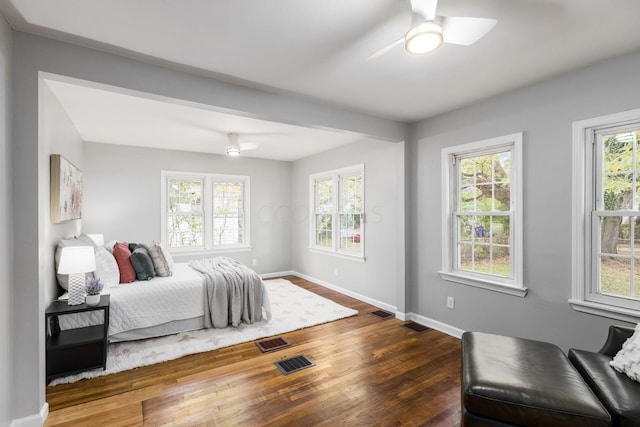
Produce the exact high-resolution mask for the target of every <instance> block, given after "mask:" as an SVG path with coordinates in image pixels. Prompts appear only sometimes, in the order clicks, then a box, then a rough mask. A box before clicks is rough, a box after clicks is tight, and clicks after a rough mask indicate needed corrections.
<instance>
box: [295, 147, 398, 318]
mask: <svg viewBox="0 0 640 427" xmlns="http://www.w3.org/2000/svg"><path fill="white" fill-rule="evenodd" d="M361 163H363V164H364V165H365V213H366V217H367V222H366V225H365V233H366V234H365V256H366V262H364V263H362V262H358V261H354V260H349V259H344V258H338V257H335V256H332V255H327V254H323V253H317V252H312V251H310V250H309V249H308V247H309V220H310V209H311V207H310V206H309V175H310V174H314V173H317V172H324V171H328V170H332V169H339V168H343V167H348V166H353V165H356V164H361ZM292 181H293V184H292V185H293V199H292V201H293V207H294V210H293V215H292V223H293V224H292V227H293V240H292V246H293V264H292V265H293V270H294V271H296V272H299V273H302V274H305V275H307V276H309V277H312V278H315V279H319V280H320V281H322V282H324V283H325V284H330V285H334V286H337V287H340V288H342V289H344V290H347V291H350V292H352V293H355V294H357V295H360V296H364V297H366V298H368V299H369V300H371V301H377V302H381V303H384V304H386V306H384V307H383V308H387V309H392V310H397V311H399V312H400V313H404V309H405V307H404V289H405V288H404V232H403V230H404V227H403V226H404V204H403V202H404V197H403V196H404V187H403V185H404V144H403V143H391V142H381V141H372V140H371V141H362V142H358V143H354V144H350V145H348V146H345V147H342V148H338V149H335V150H331V151H328V152H325V153H321V154H317V155H315V156H311V157H308V158H306V159H302V160H299V161H297V162H295V163H294V165H293V180H292ZM336 268H337V269H338V276H335V274H334V270H335V269H336Z"/></svg>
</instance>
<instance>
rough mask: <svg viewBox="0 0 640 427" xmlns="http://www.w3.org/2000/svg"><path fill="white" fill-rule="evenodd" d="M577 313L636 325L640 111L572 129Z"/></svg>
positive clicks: (638, 305) (574, 301)
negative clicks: (583, 312)
mask: <svg viewBox="0 0 640 427" xmlns="http://www.w3.org/2000/svg"><path fill="white" fill-rule="evenodd" d="M574 154H575V158H576V161H575V164H574V234H573V240H574V242H573V243H574V277H573V294H572V299H571V300H570V302H571V304H572V305H573V307H574V308H575V309H576V310H579V311H585V312H589V313H593V314H598V315H603V316H606V317H613V318H617V319H620V320H627V321H632V322H637V321H638V320H639V319H640V110H635V111H630V112H625V113H620V114H615V115H611V116H606V117H599V118H595V119H589V120H585V121H581V122H576V123H574Z"/></svg>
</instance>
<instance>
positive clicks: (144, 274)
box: [129, 245, 156, 280]
mask: <svg viewBox="0 0 640 427" xmlns="http://www.w3.org/2000/svg"><path fill="white" fill-rule="evenodd" d="M129 246H131V245H129ZM129 259H130V260H131V264H133V268H134V269H135V270H136V277H137V278H138V280H151V279H153V278H154V277H155V275H156V272H155V270H154V269H153V261H152V260H151V257H150V256H149V252H148V251H147V250H146V249H145V248H143V247H142V246H140V247H138V248H136V249H134V250H133V252H131V258H129Z"/></svg>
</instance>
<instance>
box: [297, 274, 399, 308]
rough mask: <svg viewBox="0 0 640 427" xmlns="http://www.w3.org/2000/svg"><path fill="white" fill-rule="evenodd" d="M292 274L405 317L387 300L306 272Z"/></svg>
mask: <svg viewBox="0 0 640 427" xmlns="http://www.w3.org/2000/svg"><path fill="white" fill-rule="evenodd" d="M291 274H293V275H294V276H298V277H300V278H302V279H305V280H308V281H310V282H313V283H317V284H318V285H322V286H324V287H325V288H329V289H331V290H332V291H336V292H339V293H341V294H343V295H347V296H350V297H352V298H355V299H357V300H360V301H364V302H366V303H367V304H371V305H375V306H376V307H378V308H381V309H383V310H386V311H390V312H393V313H396V317H398V315H399V314H400V315H402V316H403V317H404V313H398V312H397V311H396V310H397V308H396V307H395V306H393V305H391V304H387V303H385V302H382V301H378V300H376V299H373V298H369V297H368V296H365V295H361V294H359V293H357V292H353V291H350V290H349V289H345V288H342V287H340V286H336V285H334V284H333V283H329V282H325V281H324V280H320V279H316V278H315V277H311V276H307V275H306V274H302V273H298V272H297V271H293V272H291ZM398 318H399V317H398Z"/></svg>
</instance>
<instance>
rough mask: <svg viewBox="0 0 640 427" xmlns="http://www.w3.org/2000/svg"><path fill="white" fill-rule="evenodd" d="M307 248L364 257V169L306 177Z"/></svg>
mask: <svg viewBox="0 0 640 427" xmlns="http://www.w3.org/2000/svg"><path fill="white" fill-rule="evenodd" d="M310 186H311V188H310V193H311V205H312V218H311V248H313V249H318V250H322V251H326V252H333V253H336V254H341V255H346V256H352V257H359V258H362V257H363V256H364V166H363V165H358V166H353V167H350V168H345V169H340V170H334V171H328V172H323V173H319V174H315V175H311V177H310Z"/></svg>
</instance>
